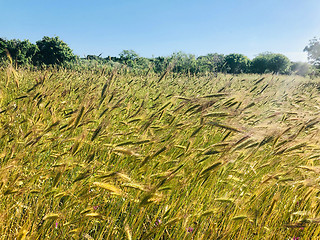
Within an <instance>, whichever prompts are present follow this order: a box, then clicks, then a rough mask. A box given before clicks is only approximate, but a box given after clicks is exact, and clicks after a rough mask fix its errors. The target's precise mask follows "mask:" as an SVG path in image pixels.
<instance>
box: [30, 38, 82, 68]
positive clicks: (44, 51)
mask: <svg viewBox="0 0 320 240" xmlns="http://www.w3.org/2000/svg"><path fill="white" fill-rule="evenodd" d="M36 44H37V46H38V48H39V51H38V52H37V54H36V55H35V56H34V58H33V60H34V62H35V63H36V64H42V63H43V64H46V65H50V64H52V65H53V64H57V65H61V64H63V63H65V62H72V61H75V60H76V59H77V57H76V56H75V55H74V54H73V52H72V50H71V48H70V47H69V46H68V45H67V44H66V43H65V42H63V41H62V40H61V39H60V38H59V37H52V38H50V37H43V38H42V40H39V41H37V42H36Z"/></svg>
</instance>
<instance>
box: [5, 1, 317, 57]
mask: <svg viewBox="0 0 320 240" xmlns="http://www.w3.org/2000/svg"><path fill="white" fill-rule="evenodd" d="M0 9H1V14H0V37H4V38H6V39H13V38H16V39H21V40H23V39H29V40H30V41H31V42H33V43H35V42H36V41H37V40H40V39H42V37H43V36H49V37H54V36H59V37H60V38H61V39H62V40H63V41H65V42H66V43H67V44H69V46H70V47H71V48H72V49H73V50H74V53H75V54H77V55H79V56H80V57H83V56H85V55H88V54H95V55H99V54H100V53H102V56H103V57H106V56H118V54H119V53H120V52H121V51H122V50H124V49H127V50H129V49H132V50H134V51H136V52H137V53H138V54H139V55H140V56H143V57H152V56H168V55H170V54H172V53H173V52H178V51H183V52H185V53H191V54H195V55H196V56H200V55H206V54H208V53H216V52H217V53H222V54H229V53H242V54H245V55H246V56H248V57H249V58H251V59H252V58H253V57H254V56H256V55H257V54H259V53H261V52H266V51H270V52H274V53H282V54H285V55H286V56H288V57H289V58H290V59H291V60H293V61H306V60H307V58H306V54H305V53H303V48H304V47H305V46H306V45H307V44H308V42H309V40H310V39H312V38H313V37H320V0H211V1H210V0H192V1H191V0H91V1H89V0H85V1H84V0H77V1H75V0H0Z"/></svg>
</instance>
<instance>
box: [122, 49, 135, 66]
mask: <svg viewBox="0 0 320 240" xmlns="http://www.w3.org/2000/svg"><path fill="white" fill-rule="evenodd" d="M119 57H120V62H121V63H124V64H126V65H127V66H129V67H133V66H134V64H135V60H136V59H137V58H139V55H138V54H137V53H136V52H135V51H133V50H123V51H122V52H121V53H119Z"/></svg>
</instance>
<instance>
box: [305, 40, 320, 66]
mask: <svg viewBox="0 0 320 240" xmlns="http://www.w3.org/2000/svg"><path fill="white" fill-rule="evenodd" d="M303 51H304V52H307V53H308V60H309V62H310V63H311V64H312V65H314V66H315V67H317V68H320V38H319V39H317V38H313V39H311V40H310V41H309V45H308V46H306V47H305V48H304V49H303Z"/></svg>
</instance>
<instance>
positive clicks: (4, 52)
mask: <svg viewBox="0 0 320 240" xmlns="http://www.w3.org/2000/svg"><path fill="white" fill-rule="evenodd" d="M304 51H305V52H307V53H308V59H309V62H310V64H308V63H302V62H290V60H289V59H288V58H287V57H286V56H285V55H283V54H279V53H271V52H265V53H261V54H259V55H257V56H256V57H255V58H253V59H252V60H250V59H249V58H248V57H246V56H245V55H243V54H238V53H233V54H228V55H223V54H218V53H209V54H207V55H205V56H199V57H196V56H195V55H193V54H186V53H183V52H177V53H173V54H172V55H170V56H167V57H162V56H160V57H154V58H145V57H141V56H139V55H138V54H137V53H136V52H135V51H133V50H123V51H122V52H121V53H120V54H119V56H117V57H111V56H108V57H106V58H103V57H101V55H98V56H97V55H87V56H86V57H85V58H80V57H78V56H76V55H75V54H74V53H73V51H72V49H71V48H70V47H69V46H68V44H66V43H65V42H63V41H62V40H61V39H60V38H59V37H43V38H42V39H41V40H39V41H37V42H36V43H35V44H33V43H31V42H30V41H29V40H23V41H22V40H18V39H12V40H7V39H4V38H0V64H6V63H7V62H8V61H9V62H11V63H12V64H14V65H15V66H26V65H28V66H48V65H58V66H64V65H66V64H68V66H79V65H84V66H85V65H87V66H89V65H98V64H99V65H111V66H115V65H117V64H118V65H121V66H125V67H127V68H128V69H130V70H133V71H139V70H152V71H154V72H156V73H161V72H164V71H167V70H170V71H172V72H175V73H182V74H197V73H206V72H223V73H231V74H240V73H258V74H262V73H277V74H291V73H295V74H299V75H306V74H308V73H310V72H312V71H313V72H315V71H318V70H319V69H320V39H317V38H314V39H312V40H310V42H309V44H308V45H307V46H306V47H305V49H304ZM70 64H71V65H70Z"/></svg>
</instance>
